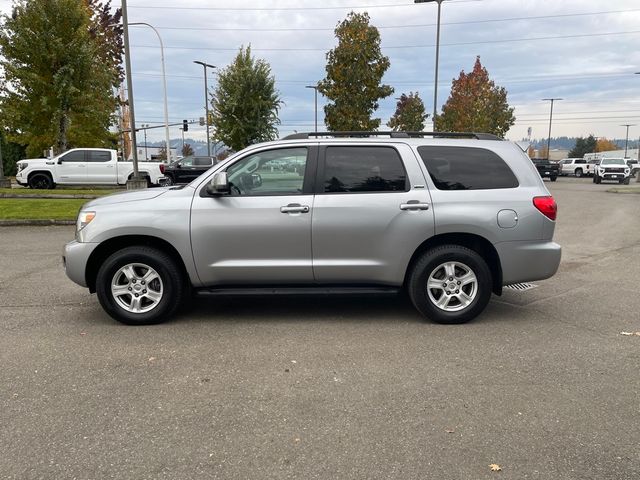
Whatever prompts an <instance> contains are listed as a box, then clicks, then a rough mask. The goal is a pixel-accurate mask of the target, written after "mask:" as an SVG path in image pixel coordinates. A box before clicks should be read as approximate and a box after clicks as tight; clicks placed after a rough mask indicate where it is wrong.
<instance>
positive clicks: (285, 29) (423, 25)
mask: <svg viewBox="0 0 640 480" xmlns="http://www.w3.org/2000/svg"><path fill="white" fill-rule="evenodd" d="M638 11H640V9H637V8H633V9H629V10H608V11H603V12H585V13H565V14H558V15H536V16H530V17H510V18H488V19H484V20H468V21H464V22H442V23H441V25H470V24H480V23H494V22H513V21H522V20H542V19H550V18H567V17H582V16H592V15H610V14H616V13H628V12H638ZM435 26H436V24H435V23H421V24H411V25H384V26H376V28H378V29H379V30H380V29H394V28H422V27H435ZM156 28H158V29H159V30H200V31H222V32H309V31H331V32H332V31H333V30H334V29H335V26H334V27H304V28H252V27H246V28H229V27H169V26H167V27H156Z"/></svg>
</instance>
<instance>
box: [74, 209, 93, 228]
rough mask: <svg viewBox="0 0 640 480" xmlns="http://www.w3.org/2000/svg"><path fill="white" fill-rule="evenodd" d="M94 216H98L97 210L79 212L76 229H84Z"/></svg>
mask: <svg viewBox="0 0 640 480" xmlns="http://www.w3.org/2000/svg"><path fill="white" fill-rule="evenodd" d="M94 218H96V212H88V211H83V212H80V213H79V214H78V221H77V222H76V230H77V231H80V230H82V229H83V228H84V227H86V226H87V225H89V224H90V223H91V221H92V220H93V219H94Z"/></svg>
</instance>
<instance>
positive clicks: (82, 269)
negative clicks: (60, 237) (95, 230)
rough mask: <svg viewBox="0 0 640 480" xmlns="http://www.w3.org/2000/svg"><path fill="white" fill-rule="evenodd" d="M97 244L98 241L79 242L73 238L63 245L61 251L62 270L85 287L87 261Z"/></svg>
mask: <svg viewBox="0 0 640 480" xmlns="http://www.w3.org/2000/svg"><path fill="white" fill-rule="evenodd" d="M98 245H99V244H98V243H80V242H78V241H76V240H73V241H71V242H69V243H67V244H66V245H65V246H64V250H63V252H62V265H63V267H64V271H65V273H66V274H67V277H69V278H70V279H71V280H72V281H73V282H75V283H77V284H78V285H80V286H82V287H87V278H86V271H87V261H88V260H89V256H90V255H91V253H93V251H94V250H95V248H96V247H97V246H98Z"/></svg>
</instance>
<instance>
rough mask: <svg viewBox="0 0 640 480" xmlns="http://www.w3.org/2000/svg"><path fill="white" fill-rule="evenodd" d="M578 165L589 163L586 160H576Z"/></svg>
mask: <svg viewBox="0 0 640 480" xmlns="http://www.w3.org/2000/svg"><path fill="white" fill-rule="evenodd" d="M576 163H587V161H586V160H576Z"/></svg>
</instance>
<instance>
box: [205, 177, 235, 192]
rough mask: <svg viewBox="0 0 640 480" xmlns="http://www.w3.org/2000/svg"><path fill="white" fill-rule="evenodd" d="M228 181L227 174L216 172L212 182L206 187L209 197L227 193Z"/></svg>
mask: <svg viewBox="0 0 640 480" xmlns="http://www.w3.org/2000/svg"><path fill="white" fill-rule="evenodd" d="M230 190H231V189H230V187H229V179H228V178H227V172H218V173H216V174H215V175H214V176H213V180H211V181H210V182H209V185H207V193H208V194H209V195H224V194H226V193H229V191H230Z"/></svg>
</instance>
